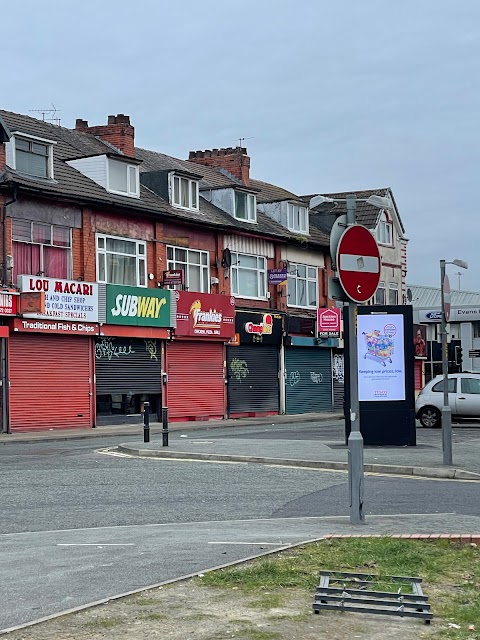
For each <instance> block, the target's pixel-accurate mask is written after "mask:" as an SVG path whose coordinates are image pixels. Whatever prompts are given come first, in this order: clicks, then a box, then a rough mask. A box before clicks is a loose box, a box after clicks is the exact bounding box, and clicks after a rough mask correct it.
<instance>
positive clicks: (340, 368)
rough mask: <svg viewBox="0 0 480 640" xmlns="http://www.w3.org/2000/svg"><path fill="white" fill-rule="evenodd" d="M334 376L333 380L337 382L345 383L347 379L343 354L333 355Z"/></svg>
mask: <svg viewBox="0 0 480 640" xmlns="http://www.w3.org/2000/svg"><path fill="white" fill-rule="evenodd" d="M332 375H333V379H334V380H337V382H343V381H344V379H345V378H344V358H343V353H335V354H334V355H333V366H332Z"/></svg>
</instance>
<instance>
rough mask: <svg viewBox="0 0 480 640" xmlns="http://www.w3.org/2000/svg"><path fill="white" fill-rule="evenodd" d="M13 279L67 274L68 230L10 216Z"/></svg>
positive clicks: (69, 244)
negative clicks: (22, 276)
mask: <svg viewBox="0 0 480 640" xmlns="http://www.w3.org/2000/svg"><path fill="white" fill-rule="evenodd" d="M12 241H13V242H12V248H13V281H14V282H16V281H17V277H18V276H20V275H34V276H36V275H42V276H45V277H47V278H62V279H64V280H68V278H69V277H70V264H71V246H72V241H71V230H70V229H69V228H68V227H60V226H57V225H52V224H42V223H40V222H29V221H27V220H15V219H13V220H12Z"/></svg>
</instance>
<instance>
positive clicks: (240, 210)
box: [233, 191, 257, 222]
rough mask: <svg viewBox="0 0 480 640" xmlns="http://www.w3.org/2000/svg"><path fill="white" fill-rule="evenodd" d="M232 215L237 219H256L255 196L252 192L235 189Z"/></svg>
mask: <svg viewBox="0 0 480 640" xmlns="http://www.w3.org/2000/svg"><path fill="white" fill-rule="evenodd" d="M234 204H235V208H234V212H233V215H234V217H235V218H236V219H237V220H245V221H246V222H256V221H257V198H256V197H255V196H254V195H253V194H252V193H245V192H244V191H235V200H234Z"/></svg>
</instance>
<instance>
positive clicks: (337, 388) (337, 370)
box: [332, 349, 345, 411]
mask: <svg viewBox="0 0 480 640" xmlns="http://www.w3.org/2000/svg"><path fill="white" fill-rule="evenodd" d="M344 360H345V358H344V356H343V351H340V350H336V349H335V350H334V351H332V378H333V408H334V409H335V410H337V411H343V397H344V394H345V381H344Z"/></svg>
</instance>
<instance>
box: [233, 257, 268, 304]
mask: <svg viewBox="0 0 480 640" xmlns="http://www.w3.org/2000/svg"><path fill="white" fill-rule="evenodd" d="M231 270H232V295H234V296H238V297H239V298H253V299H256V300H259V299H260V300H265V299H266V298H267V260H266V258H264V257H263V256H252V255H248V254H245V253H232V267H231Z"/></svg>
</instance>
